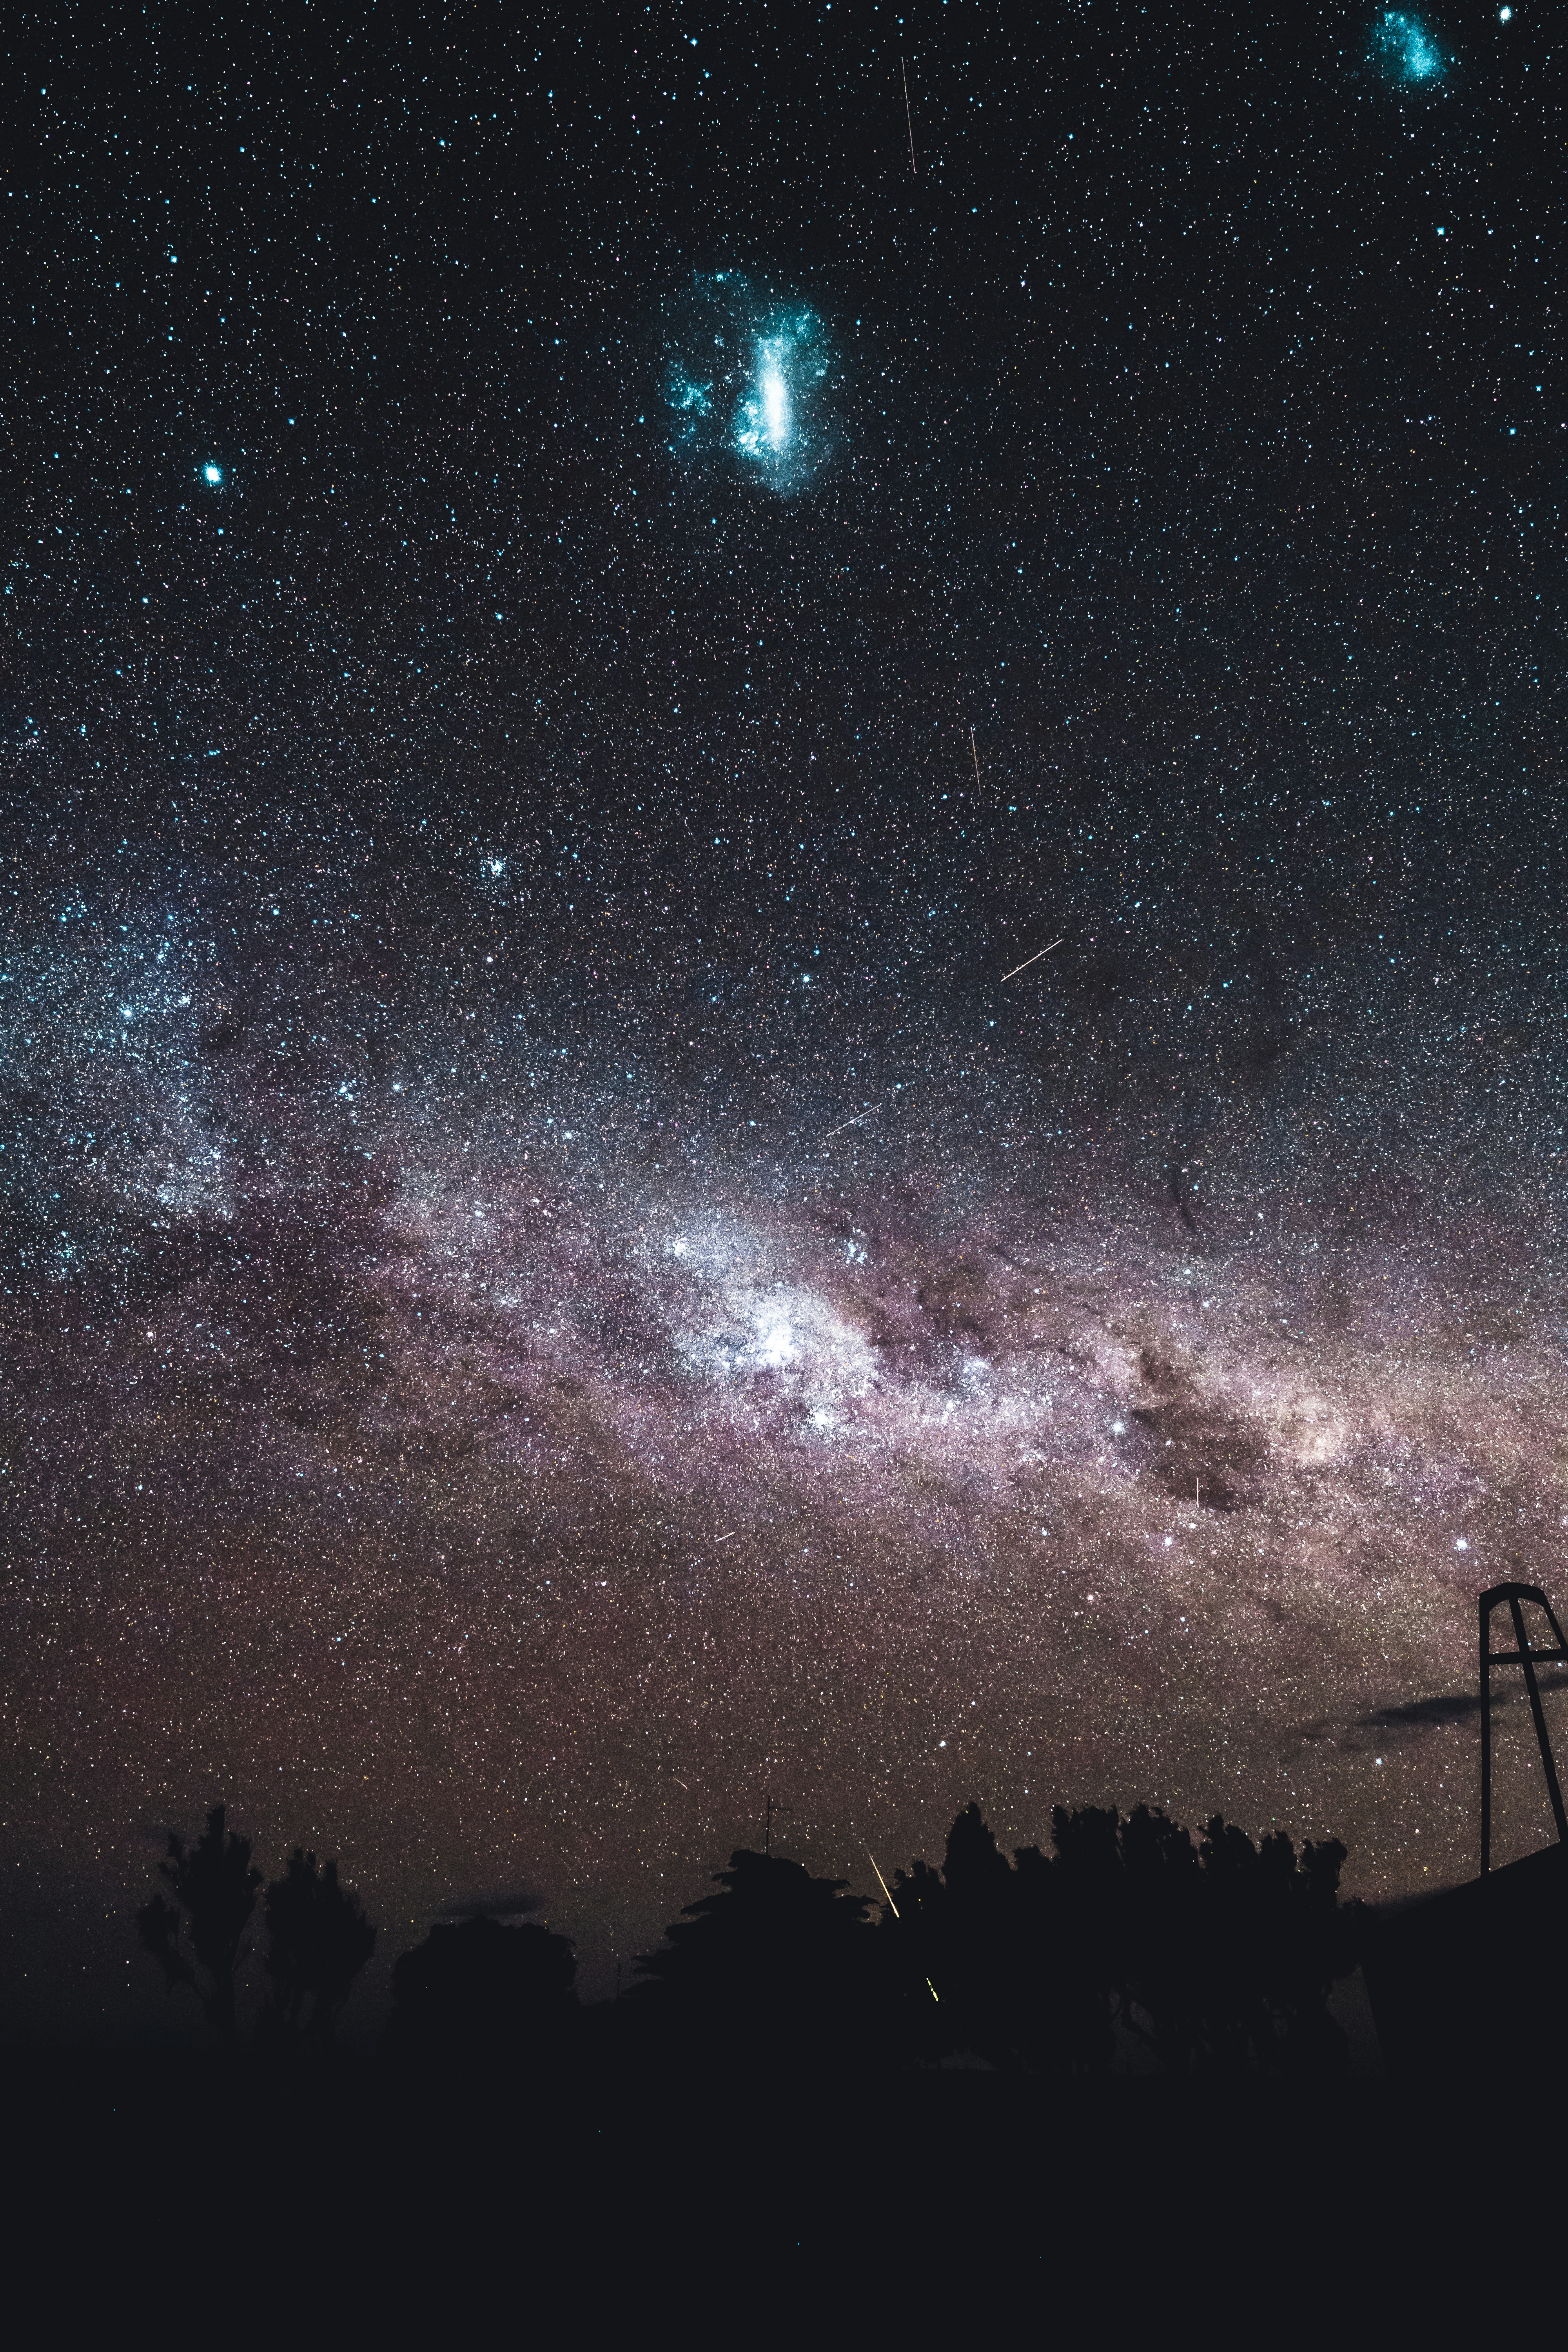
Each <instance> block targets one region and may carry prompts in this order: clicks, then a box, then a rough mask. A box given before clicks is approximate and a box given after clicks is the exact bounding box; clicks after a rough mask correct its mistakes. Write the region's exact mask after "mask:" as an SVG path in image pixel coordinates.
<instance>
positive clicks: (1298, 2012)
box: [137, 1805, 1364, 2076]
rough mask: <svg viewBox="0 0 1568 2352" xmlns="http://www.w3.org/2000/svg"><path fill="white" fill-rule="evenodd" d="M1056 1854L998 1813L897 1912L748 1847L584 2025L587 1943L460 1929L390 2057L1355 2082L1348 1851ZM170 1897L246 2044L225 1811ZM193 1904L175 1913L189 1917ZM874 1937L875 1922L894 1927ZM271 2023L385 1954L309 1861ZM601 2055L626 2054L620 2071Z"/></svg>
mask: <svg viewBox="0 0 1568 2352" xmlns="http://www.w3.org/2000/svg"><path fill="white" fill-rule="evenodd" d="M1051 1820H1052V1852H1051V1853H1049V1854H1048V1855H1047V1854H1045V1853H1041V1851H1040V1850H1039V1848H1038V1847H1037V1846H1025V1847H1022V1848H1020V1849H1018V1850H1017V1852H1016V1853H1015V1854H1014V1856H1013V1858H1012V1860H1011V1861H1009V1860H1008V1858H1007V1856H1006V1855H1005V1854H1004V1853H1002V1852H1001V1850H1000V1848H999V1847H998V1845H997V1843H996V1841H995V1839H994V1836H993V1834H992V1832H991V1831H990V1829H989V1828H988V1827H987V1825H986V1823H985V1822H984V1819H983V1817H982V1815H981V1811H980V1809H979V1807H978V1806H977V1805H969V1806H967V1807H966V1808H965V1809H964V1811H963V1812H962V1813H960V1815H959V1817H958V1819H957V1820H956V1822H954V1823H953V1825H952V1831H951V1832H950V1833H949V1836H948V1840H947V1849H946V1853H945V1855H944V1858H943V1861H942V1867H941V1869H940V1870H938V1869H934V1868H932V1867H931V1866H930V1865H929V1864H925V1863H923V1862H917V1863H915V1864H913V1865H912V1866H911V1867H910V1870H909V1871H907V1872H905V1871H899V1872H897V1873H896V1874H895V1876H894V1879H893V1882H892V1885H891V1887H890V1888H889V1889H887V1890H886V1895H887V1899H886V1900H885V1901H884V1902H882V1903H881V1904H879V1905H878V1904H873V1903H872V1902H871V1901H870V1900H869V1899H868V1897H866V1896H864V1895H854V1894H851V1893H850V1892H849V1890H848V1884H847V1881H846V1880H843V1879H831V1878H817V1877H814V1876H813V1875H812V1874H811V1873H810V1872H809V1871H807V1870H805V1868H804V1867H803V1866H802V1865H801V1864H799V1863H796V1862H791V1861H788V1860H785V1859H784V1857H782V1856H780V1855H775V1854H771V1853H754V1852H752V1851H750V1850H747V1849H742V1850H740V1851H738V1852H736V1853H733V1854H731V1858H730V1866H729V1868H728V1869H727V1870H723V1871H720V1872H717V1873H716V1874H715V1883H716V1885H717V1886H718V1888H719V1890H720V1891H719V1892H717V1893H715V1894H712V1895H707V1896H705V1897H704V1898H703V1899H702V1900H700V1902H697V1903H694V1904H691V1905H690V1906H689V1907H688V1908H687V1910H686V1911H685V1912H684V1913H683V1914H682V1915H681V1916H680V1917H679V1919H677V1920H675V1921H674V1922H672V1924H671V1926H670V1927H669V1928H668V1933H667V1940H666V1943H665V1946H664V1948H662V1949H660V1950H658V1951H657V1952H654V1953H652V1954H650V1955H648V1956H647V1957H646V1958H643V1959H640V1960H639V1961H638V1962H637V1979H638V1980H637V1983H636V1984H635V1985H634V1986H633V1987H632V1989H631V1990H630V1991H629V1992H628V1994H627V1997H626V2000H624V2001H618V2002H616V2003H614V2004H602V2005H601V2006H600V2007H599V2008H598V2009H597V2010H594V2009H584V2007H583V2006H582V2004H581V2003H580V2002H579V2000H578V1997H577V1992H576V1987H575V1977H576V1960H575V1958H574V1952H573V1948H572V1946H571V1944H570V1942H569V1941H568V1940H567V1938H566V1937H563V1936H559V1935H555V1934H553V1933H552V1932H551V1931H550V1930H549V1929H548V1928H546V1927H539V1926H535V1925H532V1924H522V1925H509V1924H505V1923H503V1922H502V1921H500V1920H499V1919H496V1918H491V1917H485V1916H479V1917H473V1918H467V1919H463V1920H456V1921H439V1922H437V1925H436V1926H434V1927H432V1928H431V1930H430V1932H429V1934H428V1936H427V1937H426V1940H425V1941H424V1942H423V1943H422V1944H420V1945H418V1946H417V1947H416V1948H415V1949H413V1950H411V1951H407V1952H405V1953H404V1954H403V1955H402V1956H401V1957H400V1958H399V1959H398V1960H397V1962H396V1965H395V1968H394V1969H393V1976H392V1990H393V2017H392V2022H391V2026H390V2029H389V2032H390V2038H391V2041H392V2042H393V2044H394V2045H395V2047H397V2048H400V2049H402V2050H404V2051H406V2052H409V2053H423V2054H425V2055H426V2056H431V2057H438V2058H441V2059H444V2060H453V2061H461V2060H464V2059H477V2058H479V2057H481V2056H482V2057H485V2058H492V2059H493V2058H510V2059H515V2060H522V2061H529V2062H532V2063H538V2064H541V2065H556V2066H559V2065H563V2064H570V2063H574V2059H575V2058H576V2057H578V2056H580V2055H581V2054H582V2053H584V2049H585V2047H586V2045H587V2042H588V2041H589V2039H590V2038H591V2037H592V2035H593V2034H594V2033H595V2032H599V2033H601V2034H603V2035H607V2036H608V2037H610V2039H611V2040H612V2041H615V2042H616V2046H617V2047H618V2048H619V2049H620V2050H621V2051H622V2052H623V2053H629V2052H631V2051H633V2050H636V2049H638V2048H640V2049H642V2050H644V2051H647V2052H652V2053H658V2052H663V2053H667V2054H668V2055H670V2056H673V2057H676V2058H678V2059H679V2060H680V2061H681V2062H682V2063H691V2062H694V2061H701V2060H702V2059H703V2058H708V2059H710V2060H713V2061H716V2062H719V2063H742V2064H744V2063H759V2064H768V2063H784V2064H789V2065H792V2066H799V2065H803V2064H805V2065H822V2064H826V2065H835V2066H861V2065H867V2064H869V2065H873V2066H885V2065H889V2064H891V2065H898V2064H910V2063H926V2064H931V2063H941V2062H942V2060H944V2059H946V2060H951V2059H952V2058H954V2057H956V2056H961V2055H963V2054H967V2055H969V2056H970V2057H972V2058H973V2059H977V2060H980V2061H983V2062H984V2063H987V2064H989V2065H992V2066H994V2067H997V2068H1001V2069H1005V2070H1007V2071H1012V2072H1018V2073H1022V2074H1050V2075H1075V2074H1076V2075H1095V2074H1104V2073H1106V2072H1108V2071H1109V2070H1110V2067H1111V2065H1112V2064H1113V2063H1114V2062H1115V2059H1116V2055H1117V2052H1118V2048H1119V2046H1121V2047H1125V2046H1126V2045H1127V2043H1128V2042H1129V2041H1132V2042H1141V2043H1142V2044H1143V2045H1144V2046H1146V2048H1147V2049H1148V2050H1149V2051H1150V2052H1151V2053H1152V2056H1153V2057H1154V2058H1155V2059H1157V2060H1158V2061H1159V2063H1160V2064H1161V2065H1162V2066H1163V2068H1164V2069H1165V2070H1166V2071H1167V2072H1168V2073H1170V2074H1174V2075H1180V2076H1194V2075H1228V2076H1240V2075H1247V2074H1268V2075H1293V2076H1301V2075H1315V2074H1322V2073H1324V2072H1331V2071H1333V2070H1334V2069H1336V2068H1338V2067H1339V2066H1340V2065H1342V2063H1343V2059H1344V2043H1343V2039H1342V2035H1341V2034H1340V2032H1339V2029H1338V2028H1337V2027H1336V2026H1335V2024H1334V2022H1333V2021H1332V2019H1331V2015H1330V2011H1329V1997H1330V1993H1331V1989H1332V1986H1333V1984H1334V1982H1335V1980H1336V1979H1338V1978H1340V1977H1342V1976H1344V1975H1346V1974H1348V1973H1349V1972H1350V1971H1351V1969H1353V1968H1354V1967H1355V1966H1356V1964H1357V1960H1358V1958H1359V1953H1360V1945H1361V1936H1362V1923H1363V1916H1364V1914H1363V1909H1362V1906H1360V1905H1358V1904H1345V1903H1342V1901H1341V1900H1340V1895H1339V1883H1340V1873H1341V1870H1342V1866H1343V1864H1344V1860H1345V1849H1344V1847H1343V1846H1342V1845H1341V1844H1340V1843H1339V1842H1338V1841H1337V1840H1330V1841H1329V1842H1327V1843H1323V1844H1321V1845H1313V1844H1311V1843H1307V1844H1305V1845H1303V1846H1302V1848H1301V1850H1300V1853H1298V1852H1297V1851H1296V1849H1295V1847H1294V1846H1293V1845H1292V1843H1291V1841H1290V1840H1289V1837H1288V1836H1286V1835H1285V1834H1284V1832H1276V1833H1275V1834H1273V1835H1271V1836H1268V1837H1265V1838H1264V1839H1263V1840H1262V1841H1261V1842H1260V1843H1256V1844H1255V1843H1253V1841H1252V1840H1251V1839H1250V1838H1249V1837H1248V1836H1247V1834H1246V1833H1245V1832H1243V1831H1241V1830H1239V1829H1237V1828H1236V1827H1235V1826H1234V1825H1233V1824H1229V1823H1226V1822H1225V1821H1224V1820H1223V1819H1222V1818H1221V1817H1220V1816H1219V1815H1217V1814H1216V1815H1215V1818H1214V1819H1213V1820H1212V1821H1211V1822H1209V1823H1208V1825H1207V1827H1206V1829H1205V1832H1204V1833H1203V1835H1202V1837H1201V1838H1199V1839H1196V1840H1194V1838H1193V1837H1192V1836H1190V1835H1189V1834H1188V1832H1186V1831H1185V1830H1184V1829H1182V1828H1180V1827H1179V1826H1178V1825H1177V1824H1176V1823H1175V1822H1172V1821H1171V1820H1169V1819H1168V1818H1167V1817H1166V1815H1165V1814H1163V1812H1152V1811H1150V1810H1149V1809H1148V1808H1147V1807H1146V1806H1142V1805H1141V1806H1139V1807H1138V1808H1137V1810H1136V1811H1133V1812H1132V1813H1131V1814H1129V1815H1128V1816H1126V1818H1123V1817H1122V1816H1121V1814H1120V1813H1118V1812H1117V1811H1111V1810H1098V1809H1095V1808H1092V1807H1090V1808H1085V1809H1083V1810H1080V1811H1067V1810H1066V1809H1065V1808H1063V1807H1060V1806H1058V1808H1057V1809H1056V1811H1054V1812H1053V1814H1052V1817H1051ZM162 1872H163V1878H164V1880H165V1882H166V1883H167V1885H168V1888H169V1890H170V1893H169V1895H155V1896H154V1897H153V1901H152V1902H151V1903H149V1904H148V1905H147V1906H146V1907H145V1909H144V1910H142V1912H140V1913H139V1914H138V1918H137V1924H138V1927H139V1929H140V1932H141V1936H142V1942H143V1944H144V1946H145V1947H146V1948H147V1949H148V1951H149V1952H151V1953H152V1955H153V1958H155V1959H156V1960H157V1961H158V1962H159V1964H160V1966H161V1967H162V1968H163V1972H164V1975H165V1978H166V1979H167V1981H168V1983H169V1986H170V1988H171V1990H173V1989H174V1987H176V1986H180V1985H184V1986H188V1987H190V1988H191V1989H192V1990H195V1992H196V1994H197V1995H198V1997H199V1998H200V1999H201V2000H202V2002H203V2005H204V2007H205V2011H206V2014H207V2016H208V2018H209V2019H210V2021H211V2022H212V2023H213V2025H214V2026H215V2028H216V2030H217V2032H219V2033H220V2034H221V2035H222V2036H224V2037H225V2038H226V2040H229V2041H233V2040H234V2039H235V2038H236V2036H237V2007H236V1999H235V1986H236V1979H237V1973H238V1970H239V1967H240V1964H241V1960H242V1958H243V1956H244V1951H245V1938H246V1935H247V1928H248V1927H249V1924H250V1921H251V1919H252V1916H253V1915H254V1912H255V1908H256V1904H257V1901H258V1893H259V1890H260V1887H261V1874H260V1872H259V1871H258V1870H256V1869H255V1868H254V1867H253V1866H252V1864H251V1859H250V1844H249V1842H248V1840H247V1839H245V1838H242V1837H240V1836H238V1835H237V1834H236V1833H235V1832H232V1831H230V1830H228V1829H227V1827H226V1821H225V1815H224V1811H223V1809H222V1807H219V1808H217V1809H216V1811H213V1812H212V1813H211V1814H209V1816H208V1819H207V1826H206V1831H205V1835H204V1836H203V1837H202V1838H201V1839H199V1840H198V1841H197V1843H195V1845H193V1846H191V1847H188V1848H187V1847H186V1846H185V1845H184V1844H183V1843H182V1842H181V1840H180V1839H179V1838H178V1837H175V1836H171V1837H170V1840H169V1851H168V1854H167V1857H166V1858H165V1860H164V1862H163V1864H162ZM171 1896H172V1898H173V1899H172V1900H171V1899H170V1897H171ZM873 1913H875V1914H876V1916H875V1917H873V1916H872V1915H873ZM264 1919H265V1924H266V1928H267V1934H268V1948H267V1954H266V1969H267V1974H268V1979H269V1986H270V1990H269V1997H268V2003H267V2006H266V2008H265V2010H264V2011H263V2015H262V2020H261V2028H260V2031H261V2032H262V2034H263V2035H264V2037H266V2038H268V2039H271V2040H274V2041H279V2042H311V2041H315V2042H323V2041H325V2040H326V2039H327V2038H328V2037H329V2036H330V2035H331V2031H332V2026H333V2021H334V2020H335V2018H336V2017H337V2015H338V2014H339V2012H340V2011H341V2010H342V2005H343V2003H344V2001H345V2000H347V1997H348V1994H349V1990H350V1989H351V1987H352V1985H353V1981H354V1979H355V1977H356V1976H357V1975H358V1973H359V1971H360V1969H363V1966H364V1964H365V1962H366V1961H367V1960H368V1959H369V1958H370V1956H371V1952H372V1950H373V1949H374V1943H375V1930H374V1927H371V1926H370V1924H369V1923H368V1921H367V1920H366V1919H365V1916H364V1914H363V1910H362V1909H361V1907H360V1905H359V1903H358V1900H357V1899H356V1897H355V1896H354V1895H353V1894H352V1893H351V1892H350V1891H349V1890H348V1889H346V1888H344V1887H342V1886H341V1885H339V1883H338V1876H337V1869H336V1865H335V1864H333V1863H331V1862H328V1863H325V1864H321V1863H319V1862H318V1861H317V1859H316V1857H315V1855H314V1854H311V1853H306V1852H305V1851H304V1850H303V1849H302V1848H298V1847H297V1848H296V1849H295V1851H294V1853H293V1854H292V1856H291V1857H290V1859H289V1865H288V1868H287V1870H286V1871H285V1873H284V1875H283V1876H282V1877H281V1878H279V1879H276V1880H274V1881H273V1882H272V1884H271V1885H269V1886H268V1888H267V1889H266V1895H265V1900H264ZM601 2046H603V2045H601Z"/></svg>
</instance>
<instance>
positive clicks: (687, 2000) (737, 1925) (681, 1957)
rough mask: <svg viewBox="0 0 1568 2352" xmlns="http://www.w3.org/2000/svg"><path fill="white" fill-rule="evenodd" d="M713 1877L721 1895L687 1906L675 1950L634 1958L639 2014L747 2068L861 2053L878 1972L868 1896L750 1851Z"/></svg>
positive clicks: (672, 1940)
mask: <svg viewBox="0 0 1568 2352" xmlns="http://www.w3.org/2000/svg"><path fill="white" fill-rule="evenodd" d="M714 1877H715V1879H716V1881H717V1883H718V1885H720V1886H721V1888H722V1890H723V1891H722V1893H721V1894H718V1895H704V1896H703V1897H702V1899H701V1900H700V1902H697V1903H692V1904H689V1906H687V1908H686V1910H685V1911H684V1912H683V1913H682V1915H681V1916H680V1917H679V1919H677V1920H675V1921H673V1922H672V1924H671V1925H670V1927H668V1928H667V1930H666V1936H667V1938H668V1948H666V1949H664V1950H662V1951H658V1952H654V1953H651V1954H649V1955H648V1956H647V1958H642V1959H639V1960H638V1962H637V1969H638V1972H639V1974H640V1976H641V1978H642V1979H643V1981H642V1982H641V1983H640V1984H639V1985H638V1986H637V1990H636V1993H635V1995H634V1999H636V2000H637V2001H638V2003H639V2006H641V2008H642V2009H643V2011H644V2013H645V2014H647V2015H648V2016H650V2017H657V2018H658V2019H659V2020H660V2021H661V2022H662V2023H663V2024H664V2025H665V2027H666V2028H667V2029H672V2030H674V2031H676V2032H679V2033H682V2034H684V2035H687V2036H689V2035H691V2034H693V2033H700V2035H701V2036H702V2037H704V2038H705V2039H706V2040H707V2041H708V2042H709V2043H710V2048H711V2049H712V2051H713V2052H714V2053H715V2054H722V2055H726V2056H728V2057H729V2058H731V2059H733V2060H738V2061H741V2062H742V2063H746V2062H756V2063H764V2064H765V2063H770V2062H771V2061H773V2060H774V2059H778V2058H781V2057H785V2056H789V2057H798V2056H802V2055H805V2054H806V2053H811V2052H815V2053H817V2054H818V2055H819V2056H820V2055H825V2054H826V2053H828V2052H830V2051H831V2052H834V2053H838V2054H840V2055H847V2054H848V2053H851V2052H853V2051H855V2050H857V2049H861V2048H864V2047H866V2037H867V2036H868V2034H870V2033H872V2032H874V2030H875V2028H876V2023H877V2006H878V2004H877V2001H876V1991H877V1984H878V1978H879V1953H878V1950H877V1948H876V1943H875V1939H874V1938H873V1937H870V1936H868V1934H867V1932H866V1928H865V1919H866V1914H867V1912H868V1909H869V1907H870V1906H869V1904H868V1901H867V1898H866V1897H865V1896H864V1895H849V1894H847V1893H846V1892H845V1889H846V1887H847V1884H848V1882H847V1880H845V1879H842V1878H814V1877H813V1876H812V1875H811V1874H810V1873H809V1871H807V1870H805V1869H804V1868H803V1867H802V1865H801V1864H799V1863H798V1862H790V1861H786V1860H785V1859H784V1857H783V1856H782V1855H779V1854H765V1853H752V1852H751V1851H750V1850H748V1849H746V1848H743V1847H742V1848H740V1849H738V1850H737V1851H736V1852H735V1853H732V1854H731V1856H730V1867H729V1869H728V1870H721V1871H716V1872H715V1873H714Z"/></svg>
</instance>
